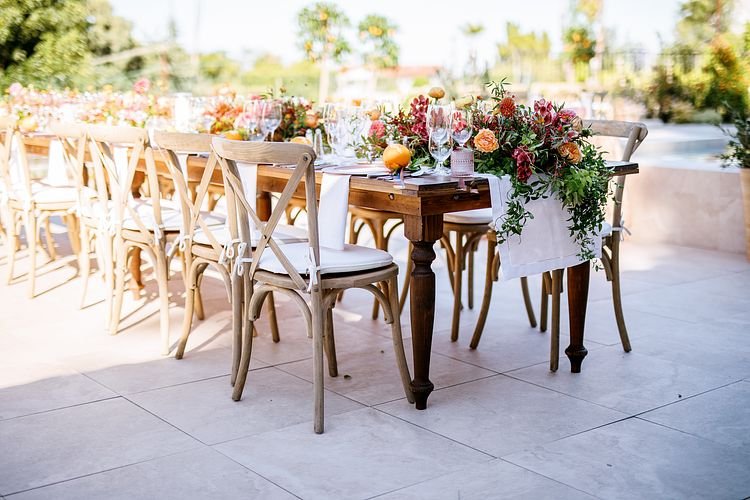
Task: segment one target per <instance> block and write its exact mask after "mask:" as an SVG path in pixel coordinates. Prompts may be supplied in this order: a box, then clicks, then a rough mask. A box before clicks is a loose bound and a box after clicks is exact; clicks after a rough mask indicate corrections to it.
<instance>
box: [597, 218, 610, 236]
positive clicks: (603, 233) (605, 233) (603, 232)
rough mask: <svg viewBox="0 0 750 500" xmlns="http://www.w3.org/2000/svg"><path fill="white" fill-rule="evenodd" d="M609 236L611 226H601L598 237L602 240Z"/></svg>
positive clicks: (607, 224)
mask: <svg viewBox="0 0 750 500" xmlns="http://www.w3.org/2000/svg"><path fill="white" fill-rule="evenodd" d="M610 234H612V224H610V223H609V222H605V223H604V224H602V230H601V231H600V232H599V235H600V236H601V237H602V238H604V237H606V236H609V235H610Z"/></svg>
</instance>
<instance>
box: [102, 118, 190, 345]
mask: <svg viewBox="0 0 750 500" xmlns="http://www.w3.org/2000/svg"><path fill="white" fill-rule="evenodd" d="M88 136H89V146H90V154H91V158H92V163H93V165H94V175H95V179H96V185H97V192H98V195H99V196H98V198H99V203H100V204H101V206H100V213H101V214H103V215H102V216H101V223H102V224H106V226H108V232H109V235H110V236H111V237H110V238H104V242H103V245H102V246H103V247H104V255H105V258H107V257H108V256H109V255H114V259H113V261H112V262H113V264H114V265H113V268H114V271H113V272H112V271H111V267H110V266H107V267H108V269H106V270H105V276H106V278H107V279H106V281H107V287H108V292H109V291H110V290H112V291H113V292H114V296H113V297H112V299H111V301H112V302H111V309H110V311H111V313H110V314H109V319H110V322H109V332H110V334H112V335H114V334H116V333H117V332H118V328H119V324H120V315H121V311H122V303H123V295H124V292H125V270H126V269H127V263H128V253H129V251H131V250H134V249H138V250H141V251H143V252H145V254H146V256H147V257H148V259H149V260H150V261H151V264H152V267H153V270H154V278H155V279H156V282H157V286H158V293H159V313H160V321H159V329H160V334H161V343H162V354H168V353H169V351H170V342H169V289H168V286H169V283H168V281H169V258H168V253H167V242H168V239H169V238H170V237H174V236H177V235H178V234H179V231H180V229H181V227H182V222H181V220H182V215H181V214H180V211H179V209H178V208H177V207H176V206H175V205H174V204H173V203H172V202H171V201H170V200H166V199H162V197H161V190H160V185H159V177H158V172H157V170H156V165H155V162H154V152H153V150H152V149H151V146H150V143H149V140H148V134H147V132H146V130H144V129H140V128H135V127H125V126H107V125H92V126H89V128H88ZM141 161H143V164H144V165H145V168H144V169H143V170H145V181H144V185H143V186H141V188H139V189H135V188H134V187H133V181H134V179H135V176H136V171H137V170H138V169H139V165H140V164H141ZM107 195H109V200H108V199H107ZM108 247H109V248H108ZM107 295H109V293H108V294H107ZM108 302H109V299H108Z"/></svg>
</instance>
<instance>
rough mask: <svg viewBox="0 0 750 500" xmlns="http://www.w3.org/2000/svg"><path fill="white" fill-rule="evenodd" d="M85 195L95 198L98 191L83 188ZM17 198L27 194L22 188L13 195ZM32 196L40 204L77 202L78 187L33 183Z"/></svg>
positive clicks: (23, 197) (21, 198)
mask: <svg viewBox="0 0 750 500" xmlns="http://www.w3.org/2000/svg"><path fill="white" fill-rule="evenodd" d="M83 196H86V197H88V198H93V197H95V196H96V192H95V191H94V190H93V189H91V188H88V187H86V188H84V189H83ZM12 197H13V198H14V199H16V200H23V199H25V198H26V194H25V193H24V191H23V190H21V189H16V190H15V191H14V193H13V196H12ZM31 198H32V200H33V201H34V203H36V204H38V205H45V204H63V203H76V202H77V201H78V188H76V187H75V186H50V185H49V184H44V183H41V182H34V183H32V184H31Z"/></svg>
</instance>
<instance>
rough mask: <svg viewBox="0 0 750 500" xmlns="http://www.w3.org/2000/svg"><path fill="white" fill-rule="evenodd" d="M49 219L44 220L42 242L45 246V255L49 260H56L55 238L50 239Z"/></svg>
mask: <svg viewBox="0 0 750 500" xmlns="http://www.w3.org/2000/svg"><path fill="white" fill-rule="evenodd" d="M50 226H51V224H50V220H49V217H45V218H44V240H45V243H46V244H47V253H48V254H49V259H50V260H56V259H57V250H55V238H53V237H52V228H51V227H50Z"/></svg>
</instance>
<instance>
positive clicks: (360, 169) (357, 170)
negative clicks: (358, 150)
mask: <svg viewBox="0 0 750 500" xmlns="http://www.w3.org/2000/svg"><path fill="white" fill-rule="evenodd" d="M323 173H324V174H337V175H363V176H365V175H380V174H382V175H387V174H389V173H390V171H389V170H388V169H387V168H385V167H381V166H378V165H345V166H342V167H328V168H324V169H323Z"/></svg>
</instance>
